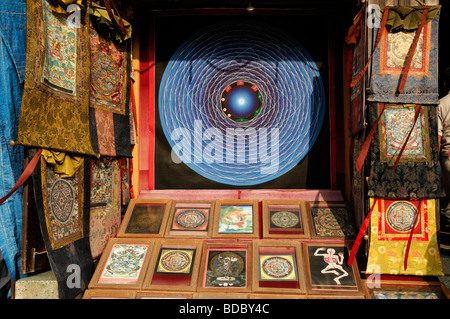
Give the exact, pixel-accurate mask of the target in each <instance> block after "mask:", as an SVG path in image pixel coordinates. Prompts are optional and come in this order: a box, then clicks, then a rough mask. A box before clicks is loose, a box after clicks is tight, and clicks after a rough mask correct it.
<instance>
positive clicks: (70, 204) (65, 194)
mask: <svg viewBox="0 0 450 319" xmlns="http://www.w3.org/2000/svg"><path fill="white" fill-rule="evenodd" d="M74 205H75V198H74V190H73V188H72V186H71V185H70V183H69V182H68V181H66V180H64V179H59V180H57V181H56V182H55V183H54V184H53V186H52V188H51V190H50V210H51V212H52V215H53V216H54V217H55V218H56V220H58V221H59V222H60V223H63V224H64V223H67V222H68V221H69V219H70V215H72V211H73V209H74Z"/></svg>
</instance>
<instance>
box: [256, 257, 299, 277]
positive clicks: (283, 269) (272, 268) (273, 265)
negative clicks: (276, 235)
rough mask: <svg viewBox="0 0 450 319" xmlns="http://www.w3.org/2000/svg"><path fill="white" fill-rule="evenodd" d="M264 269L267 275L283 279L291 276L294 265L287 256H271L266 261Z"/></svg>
mask: <svg viewBox="0 0 450 319" xmlns="http://www.w3.org/2000/svg"><path fill="white" fill-rule="evenodd" d="M262 269H263V271H264V272H265V273H266V274H267V275H269V276H271V277H275V278H280V279H281V278H284V277H287V276H289V275H290V274H291V273H292V271H293V269H294V267H293V265H292V263H291V262H290V261H289V260H287V259H286V258H283V257H270V258H268V259H267V260H265V261H264V263H263V267H262Z"/></svg>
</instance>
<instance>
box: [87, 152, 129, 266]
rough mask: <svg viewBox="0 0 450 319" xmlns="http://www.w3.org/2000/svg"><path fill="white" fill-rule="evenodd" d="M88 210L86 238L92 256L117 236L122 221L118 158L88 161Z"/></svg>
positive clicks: (100, 252)
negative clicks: (88, 224)
mask: <svg viewBox="0 0 450 319" xmlns="http://www.w3.org/2000/svg"><path fill="white" fill-rule="evenodd" d="M90 169H91V210H90V230H89V232H90V233H89V241H90V245H91V252H92V257H93V258H97V257H100V255H101V254H102V252H103V249H104V248H105V246H106V244H107V243H108V240H109V238H113V237H116V235H117V232H118V231H119V227H120V223H121V209H122V205H121V202H122V201H121V193H122V192H121V178H120V167H119V161H118V160H116V159H111V160H109V161H108V160H106V161H104V160H91V167H90Z"/></svg>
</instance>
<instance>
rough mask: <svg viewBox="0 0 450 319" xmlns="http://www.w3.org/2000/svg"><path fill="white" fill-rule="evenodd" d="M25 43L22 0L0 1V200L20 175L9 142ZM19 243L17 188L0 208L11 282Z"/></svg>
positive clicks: (17, 149) (0, 246) (0, 245)
mask: <svg viewBox="0 0 450 319" xmlns="http://www.w3.org/2000/svg"><path fill="white" fill-rule="evenodd" d="M25 42H26V5H25V0H20V1H0V74H1V76H0V96H1V99H0V113H1V116H0V145H1V147H0V164H1V169H0V197H3V196H5V195H6V194H7V193H8V192H9V190H10V189H12V188H13V186H14V184H15V183H16V181H17V180H18V178H19V176H20V175H21V173H22V171H23V157H24V151H23V147H21V146H14V147H12V146H11V145H9V141H11V140H17V126H18V122H19V114H20V106H21V101H22V93H23V84H24V78H25ZM21 242H22V188H19V189H18V191H16V192H15V193H13V194H12V195H11V196H10V197H9V198H8V199H7V200H6V201H5V202H4V203H3V204H2V205H0V250H1V252H2V253H3V257H4V260H5V263H6V266H7V268H8V270H9V273H10V274H11V278H12V279H13V280H14V281H16V280H17V279H19V277H20V248H21V245H22V244H21ZM0 281H1V279H0Z"/></svg>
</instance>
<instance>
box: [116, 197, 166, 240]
mask: <svg viewBox="0 0 450 319" xmlns="http://www.w3.org/2000/svg"><path fill="white" fill-rule="evenodd" d="M171 204H172V200H170V199H139V198H138V199H132V200H131V201H130V203H129V204H128V207H127V211H126V212H125V216H124V218H123V221H122V225H121V226H120V229H119V233H118V234H117V237H139V238H142V237H153V238H157V237H163V236H164V232H165V230H166V223H167V219H168V217H169V212H170V207H171Z"/></svg>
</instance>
